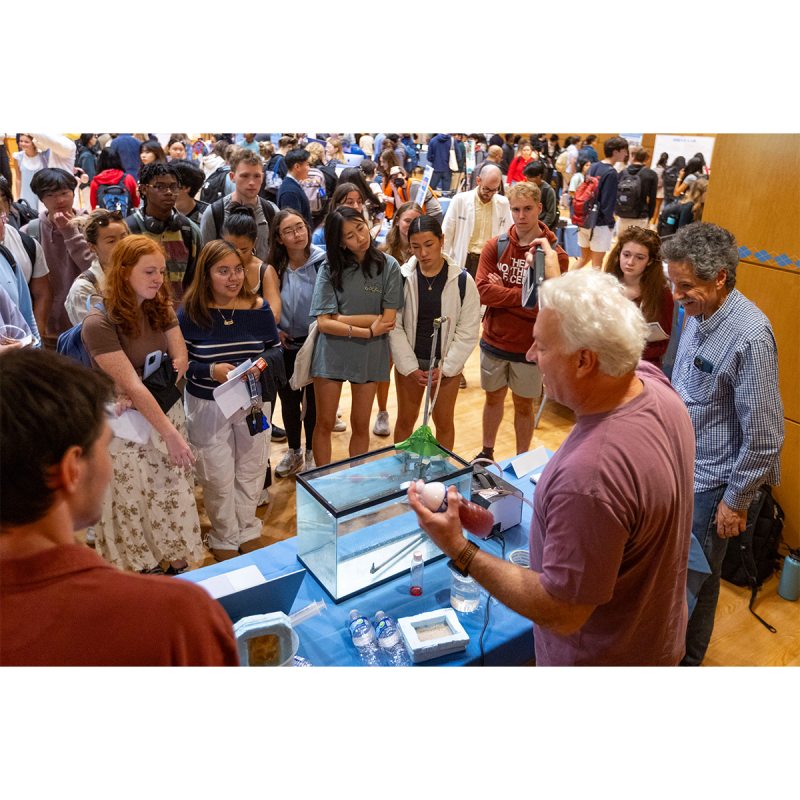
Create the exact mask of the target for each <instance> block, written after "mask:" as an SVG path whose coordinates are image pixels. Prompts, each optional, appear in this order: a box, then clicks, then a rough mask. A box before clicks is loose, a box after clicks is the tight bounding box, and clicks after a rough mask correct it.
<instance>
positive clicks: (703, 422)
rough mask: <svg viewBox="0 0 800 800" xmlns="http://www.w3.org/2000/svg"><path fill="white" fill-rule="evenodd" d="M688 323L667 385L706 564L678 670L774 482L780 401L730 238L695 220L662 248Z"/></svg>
mask: <svg viewBox="0 0 800 800" xmlns="http://www.w3.org/2000/svg"><path fill="white" fill-rule="evenodd" d="M662 255H663V257H664V259H666V261H667V262H668V269H669V277H670V280H671V281H672V284H673V294H674V296H675V300H676V301H677V302H679V303H680V304H681V305H682V306H683V308H684V311H685V312H686V325H685V327H684V330H683V333H682V335H681V339H680V343H679V345H678V352H677V355H676V356H675V367H674V369H673V373H672V383H673V386H674V387H675V389H676V391H677V392H678V394H679V395H680V396H681V398H682V399H683V401H684V403H686V407H687V409H688V411H689V416H690V417H691V419H692V424H693V425H694V431H695V437H696V439H697V447H696V453H695V473H694V516H693V521H692V533H694V535H695V536H696V537H697V539H698V541H699V542H700V544H701V546H702V548H703V552H704V553H705V555H706V558H707V559H708V563H709V565H710V567H711V575H710V576H709V577H708V578H707V579H706V581H705V583H704V584H703V586H702V588H701V589H700V592H699V594H698V596H697V605H696V606H695V609H694V612H693V613H692V616H691V618H690V619H689V627H688V629H687V631H686V656H685V657H684V660H683V661H682V662H681V663H682V664H684V665H689V666H696V665H699V664H700V663H701V662H702V660H703V657H704V656H705V653H706V649H707V648H708V642H709V640H710V638H711V631H712V630H713V628H714V613H715V611H716V607H717V599H718V597H719V583H720V571H721V569H722V561H723V559H724V557H725V550H726V549H727V546H728V540H729V539H731V538H733V537H735V536H738V535H739V534H740V533H741V532H742V531H743V530H744V529H745V523H746V521H747V509H748V506H749V505H750V503H751V502H752V500H753V498H754V496H755V494H756V491H757V490H758V489H759V487H760V486H762V485H763V484H765V483H766V484H769V485H771V486H774V485H776V484H777V483H779V482H780V451H781V446H782V445H783V404H782V403H781V396H780V393H779V391H778V363H777V348H776V345H775V337H774V335H773V333H772V326H771V325H770V323H769V320H768V319H767V318H766V316H764V314H763V313H762V312H761V311H759V309H758V308H757V307H756V306H755V305H753V303H751V302H750V301H749V300H747V299H746V298H745V297H744V295H742V294H741V292H739V291H737V290H736V289H735V288H734V287H735V286H736V266H737V264H738V263H739V253H738V249H737V247H736V241H735V239H734V238H733V235H732V234H731V233H729V232H728V231H726V230H725V229H724V228H720V227H719V226H718V225H711V224H709V223H705V222H695V223H693V224H691V225H687V226H686V227H684V228H681V230H679V231H678V233H677V234H675V236H673V237H672V238H671V239H669V240H668V241H667V242H665V243H664V246H663V248H662Z"/></svg>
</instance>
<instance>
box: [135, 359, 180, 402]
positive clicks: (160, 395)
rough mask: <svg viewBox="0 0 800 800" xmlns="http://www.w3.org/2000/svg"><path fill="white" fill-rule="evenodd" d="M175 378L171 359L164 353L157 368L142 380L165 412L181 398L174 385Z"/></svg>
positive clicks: (176, 376)
mask: <svg viewBox="0 0 800 800" xmlns="http://www.w3.org/2000/svg"><path fill="white" fill-rule="evenodd" d="M177 379H178V373H177V371H176V370H175V368H174V367H173V366H172V359H171V358H169V356H167V355H166V353H165V354H164V358H162V359H161V365H160V366H159V368H158V369H157V370H156V371H155V372H153V373H152V374H150V375H148V377H146V378H144V379H143V380H142V383H143V384H144V385H145V386H146V387H147V389H148V390H149V391H150V394H152V395H153V397H155V399H156V402H157V403H158V405H159V406H160V407H161V410H162V411H163V412H164V413H165V414H166V413H167V412H168V411H169V410H170V409H171V408H172V406H174V405H175V403H177V402H178V400H180V399H181V391H180V389H178V387H177V386H176V385H175V381H176V380H177Z"/></svg>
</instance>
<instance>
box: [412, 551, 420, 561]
mask: <svg viewBox="0 0 800 800" xmlns="http://www.w3.org/2000/svg"><path fill="white" fill-rule="evenodd" d="M414 561H422V550H415V551H414Z"/></svg>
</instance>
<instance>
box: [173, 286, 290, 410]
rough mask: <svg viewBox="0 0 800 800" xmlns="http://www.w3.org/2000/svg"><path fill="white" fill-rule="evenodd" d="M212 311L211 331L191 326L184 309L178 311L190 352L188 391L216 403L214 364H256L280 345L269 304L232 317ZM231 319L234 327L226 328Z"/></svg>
mask: <svg viewBox="0 0 800 800" xmlns="http://www.w3.org/2000/svg"><path fill="white" fill-rule="evenodd" d="M209 311H210V312H211V319H212V325H211V328H210V329H208V328H202V327H200V326H199V325H197V324H195V323H194V322H192V320H190V319H189V317H188V316H187V315H186V311H185V309H183V308H181V309H180V310H179V311H178V322H179V323H180V326H181V333H183V338H184V339H185V340H186V348H187V350H188V351H189V371H188V372H187V373H186V378H187V384H186V391H188V392H189V394H191V395H194V396H195V397H199V398H201V399H202V400H213V399H214V395H213V391H214V389H215V388H216V387H217V386H219V383H217V381H215V380H213V379H212V378H211V365H212V364H215V363H219V362H223V363H227V364H233V365H234V366H236V365H238V364H241V363H242V362H243V361H246V360H247V359H248V358H250V359H252V360H253V361H255V360H256V358H258V357H259V356H260V355H261V354H262V353H263V352H264V351H265V350H266V349H267V348H269V347H272V346H274V345H276V344H277V343H278V329H277V327H276V326H275V317H274V316H273V314H272V309H271V308H270V307H269V303H267V301H266V300H265V301H264V305H263V306H262V307H261V308H259V309H252V310H245V309H238V310H237V311H235V312H234V313H233V317H231V312H230V311H220V310H219V309H217V308H212V309H209ZM223 315H224V316H223ZM231 318H232V319H233V325H225V324H224V322H223V320H224V319H231Z"/></svg>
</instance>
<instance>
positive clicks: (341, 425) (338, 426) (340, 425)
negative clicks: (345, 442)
mask: <svg viewBox="0 0 800 800" xmlns="http://www.w3.org/2000/svg"><path fill="white" fill-rule="evenodd" d="M333 429H334V430H335V431H336V433H341V432H342V431H346V430H347V423H346V422H345V421H344V420H343V419H342V415H341V414H340V413H339V412H338V411H337V412H336V423H335V424H334V426H333Z"/></svg>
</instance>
